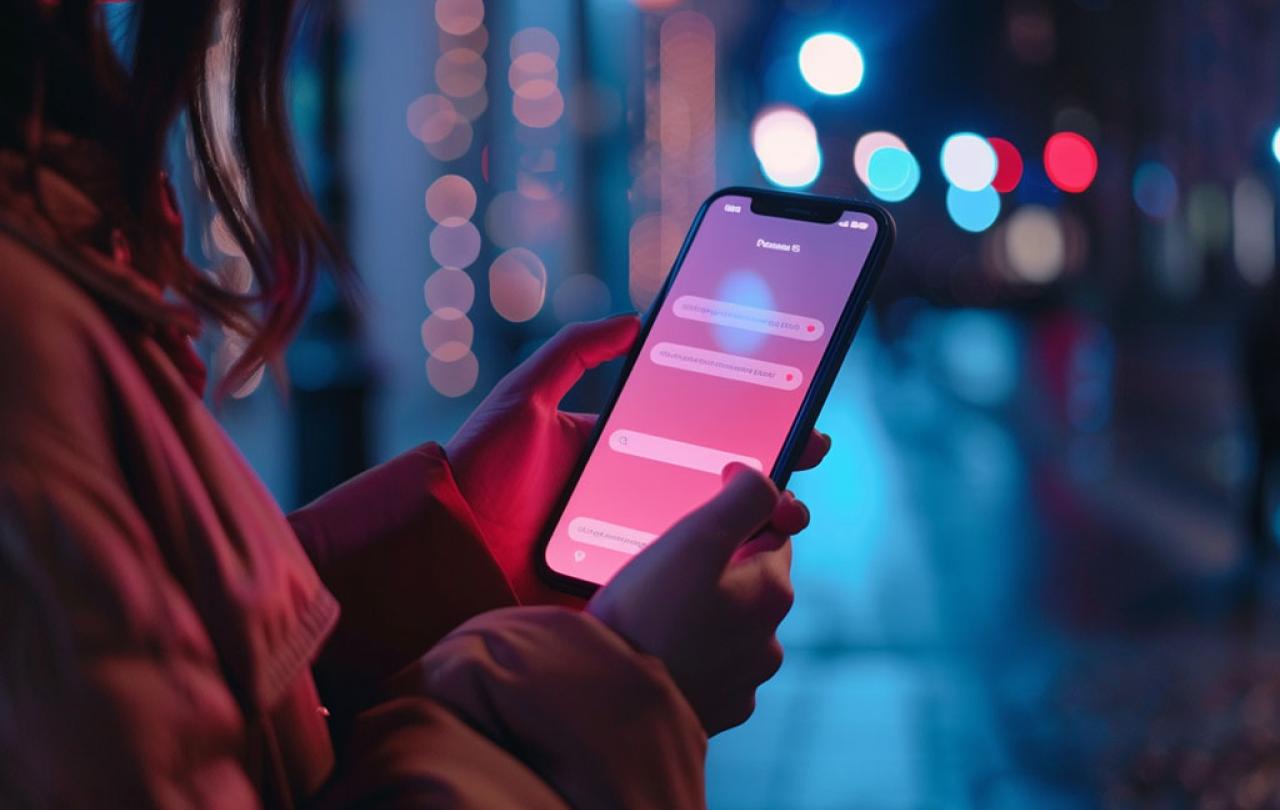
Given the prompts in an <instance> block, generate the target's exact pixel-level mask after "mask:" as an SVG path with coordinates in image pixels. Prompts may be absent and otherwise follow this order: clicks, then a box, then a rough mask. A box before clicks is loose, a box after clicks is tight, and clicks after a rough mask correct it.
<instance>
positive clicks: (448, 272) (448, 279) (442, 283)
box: [422, 267, 476, 313]
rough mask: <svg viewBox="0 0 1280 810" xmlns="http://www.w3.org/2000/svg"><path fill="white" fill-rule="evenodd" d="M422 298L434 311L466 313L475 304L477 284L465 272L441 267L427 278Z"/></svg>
mask: <svg viewBox="0 0 1280 810" xmlns="http://www.w3.org/2000/svg"><path fill="white" fill-rule="evenodd" d="M422 296H423V298H424V299H426V302H427V308H428V309H430V310H432V311H435V310H440V309H456V310H458V311H459V312H463V313H466V312H468V311H470V309H471V305H472V303H474V302H475V299H476V284H475V282H474V281H472V280H471V276H469V275H467V273H466V272H465V271H462V270H459V269H458V268H456V267H441V268H440V269H438V270H436V271H435V272H434V273H432V274H431V275H430V276H428V277H427V280H426V283H424V284H423V285H422Z"/></svg>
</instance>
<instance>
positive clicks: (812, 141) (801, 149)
mask: <svg viewBox="0 0 1280 810" xmlns="http://www.w3.org/2000/svg"><path fill="white" fill-rule="evenodd" d="M751 146H752V148H753V149H754V150H755V153H756V159H757V160H759V161H760V170H761V171H762V172H764V175H765V177H766V178H768V179H769V182H771V183H773V184H774V185H778V186H785V187H788V188H796V187H799V186H807V185H809V184H810V183H812V182H813V181H814V180H816V179H817V178H818V172H819V171H821V169H822V153H821V151H820V150H819V149H818V131H817V130H816V129H815V128H814V126H813V122H812V121H810V120H809V116H807V115H805V114H804V113H803V112H801V111H800V110H798V109H796V108H795V107H788V106H785V105H777V106H773V107H768V108H766V109H765V110H763V111H761V113H760V114H759V115H758V116H756V120H755V121H754V122H753V123H752V125H751Z"/></svg>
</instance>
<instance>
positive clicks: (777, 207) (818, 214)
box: [751, 195, 845, 224]
mask: <svg viewBox="0 0 1280 810" xmlns="http://www.w3.org/2000/svg"><path fill="white" fill-rule="evenodd" d="M844 212H845V208H844V206H842V205H840V204H838V203H833V202H828V201H826V200H806V199H796V198H793V197H786V196H781V195H779V196H776V197H774V196H769V197H753V198H752V199H751V213H753V214H759V215H761V216H766V217H780V218H782V219H799V220H803V221H805V222H822V223H827V224H830V223H832V222H835V221H836V220H838V219H840V217H841V216H843V215H844Z"/></svg>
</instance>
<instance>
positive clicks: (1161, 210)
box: [1133, 160, 1178, 219]
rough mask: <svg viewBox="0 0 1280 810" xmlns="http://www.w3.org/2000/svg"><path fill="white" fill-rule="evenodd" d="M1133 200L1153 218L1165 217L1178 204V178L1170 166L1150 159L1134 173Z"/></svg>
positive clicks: (1143, 211)
mask: <svg viewBox="0 0 1280 810" xmlns="http://www.w3.org/2000/svg"><path fill="white" fill-rule="evenodd" d="M1133 201H1134V202H1135V203H1137V204H1138V208H1140V209H1142V213H1144V214H1146V215H1147V216H1149V217H1151V218H1152V219H1165V218H1166V217H1168V216H1169V215H1170V214H1172V213H1173V211H1174V209H1175V208H1176V207H1177V205H1178V180H1177V178H1175V177H1174V176H1173V172H1171V171H1170V170H1169V167H1168V166H1166V165H1164V164H1163V163H1161V162H1159V161H1157V160H1148V161H1146V162H1145V163H1143V164H1142V165H1140V166H1139V167H1138V169H1137V171H1135V172H1134V173H1133Z"/></svg>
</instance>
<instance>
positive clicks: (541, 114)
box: [511, 79, 564, 129]
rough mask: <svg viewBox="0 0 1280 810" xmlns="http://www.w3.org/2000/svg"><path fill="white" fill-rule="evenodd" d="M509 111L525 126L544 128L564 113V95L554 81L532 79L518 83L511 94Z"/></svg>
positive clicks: (552, 123)
mask: <svg viewBox="0 0 1280 810" xmlns="http://www.w3.org/2000/svg"><path fill="white" fill-rule="evenodd" d="M511 112H512V114H513V115H514V116H515V117H516V120H517V121H519V122H520V123H522V124H524V125H525V126H526V127H531V128H533V129H545V128H546V127H549V126H552V125H554V124H555V123H556V122H557V121H559V120H560V116H562V115H563V114H564V96H563V95H562V94H561V93H560V88H559V87H557V86H556V83H555V82H553V81H549V80H547V79H533V80H531V81H527V82H525V83H524V84H522V85H520V89H519V90H517V91H516V92H515V95H514V96H512V99H511Z"/></svg>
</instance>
